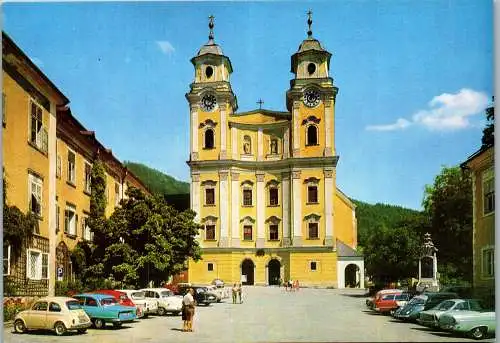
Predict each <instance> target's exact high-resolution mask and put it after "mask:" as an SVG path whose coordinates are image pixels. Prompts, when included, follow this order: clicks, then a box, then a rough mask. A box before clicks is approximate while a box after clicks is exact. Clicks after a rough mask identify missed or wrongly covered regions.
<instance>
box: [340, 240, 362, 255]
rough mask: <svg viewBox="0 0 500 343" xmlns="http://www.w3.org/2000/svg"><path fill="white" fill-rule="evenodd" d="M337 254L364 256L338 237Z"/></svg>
mask: <svg viewBox="0 0 500 343" xmlns="http://www.w3.org/2000/svg"><path fill="white" fill-rule="evenodd" d="M337 256H338V257H360V256H363V255H362V254H360V253H359V252H357V251H356V250H354V249H353V248H351V247H350V246H348V245H347V244H345V243H344V242H342V241H341V240H339V239H337Z"/></svg>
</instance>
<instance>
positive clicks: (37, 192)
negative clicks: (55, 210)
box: [28, 174, 43, 217]
mask: <svg viewBox="0 0 500 343" xmlns="http://www.w3.org/2000/svg"><path fill="white" fill-rule="evenodd" d="M28 178H29V189H30V199H29V203H30V211H31V213H33V214H36V215H37V216H39V217H41V216H42V207H43V204H42V199H43V198H42V190H43V180H42V179H41V178H40V177H38V176H36V175H33V174H29V175H28Z"/></svg>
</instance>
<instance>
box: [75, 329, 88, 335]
mask: <svg viewBox="0 0 500 343" xmlns="http://www.w3.org/2000/svg"><path fill="white" fill-rule="evenodd" d="M76 331H78V333H81V334H84V333H86V332H87V329H78V330H76Z"/></svg>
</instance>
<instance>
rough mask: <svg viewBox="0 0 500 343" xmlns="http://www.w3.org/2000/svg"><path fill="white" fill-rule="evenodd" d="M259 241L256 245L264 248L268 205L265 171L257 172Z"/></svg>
mask: <svg viewBox="0 0 500 343" xmlns="http://www.w3.org/2000/svg"><path fill="white" fill-rule="evenodd" d="M256 176H257V241H256V247H257V248H263V247H264V243H265V241H266V229H265V226H264V225H265V222H264V221H265V218H264V216H265V206H266V194H265V193H264V179H265V174H264V173H263V172H257V173H256Z"/></svg>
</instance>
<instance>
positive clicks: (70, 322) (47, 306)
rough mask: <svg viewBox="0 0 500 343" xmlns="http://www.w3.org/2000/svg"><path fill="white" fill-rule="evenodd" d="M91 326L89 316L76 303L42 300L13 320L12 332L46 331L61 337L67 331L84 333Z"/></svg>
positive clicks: (58, 298)
mask: <svg viewBox="0 0 500 343" xmlns="http://www.w3.org/2000/svg"><path fill="white" fill-rule="evenodd" d="M91 325H92V322H91V321H90V318H89V316H88V315H87V313H85V311H84V310H83V309H82V308H81V306H80V304H79V303H78V301H77V300H76V299H73V298H67V297H46V298H42V299H40V300H38V301H37V302H35V303H34V304H33V306H31V308H30V309H29V310H25V311H21V312H19V313H18V314H17V315H16V317H15V318H14V330H15V331H16V332H17V333H24V332H26V331H28V330H39V329H48V330H54V332H55V333H56V335H58V336H62V335H64V334H65V333H66V331H69V330H76V331H78V332H79V333H84V332H85V331H87V328H88V327H90V326H91Z"/></svg>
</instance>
